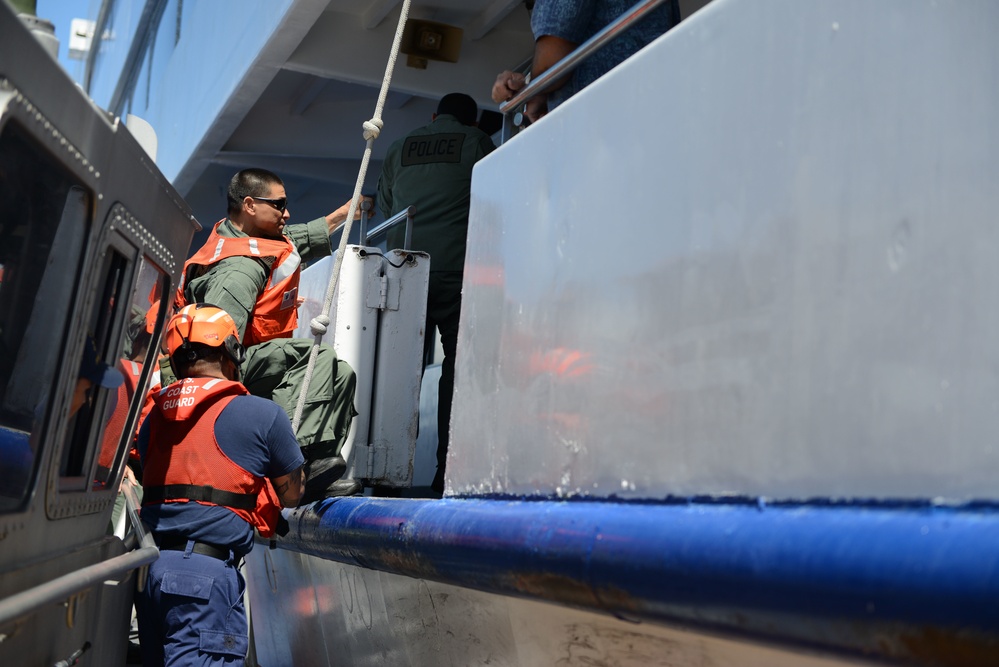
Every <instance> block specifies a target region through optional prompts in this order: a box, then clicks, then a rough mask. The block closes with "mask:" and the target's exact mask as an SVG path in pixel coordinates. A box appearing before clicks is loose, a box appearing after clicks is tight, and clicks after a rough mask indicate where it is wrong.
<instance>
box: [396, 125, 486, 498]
mask: <svg viewBox="0 0 999 667" xmlns="http://www.w3.org/2000/svg"><path fill="white" fill-rule="evenodd" d="M495 148H496V145H495V144H493V141H492V139H490V138H489V135H487V134H486V133H485V132H483V131H482V130H480V129H478V128H477V127H470V126H468V125H462V124H461V123H460V122H458V119H457V118H455V117H454V116H452V115H450V114H441V115H439V116H437V118H436V119H435V120H434V121H433V122H432V123H430V124H429V125H426V126H424V127H421V128H419V129H417V130H414V131H413V132H411V133H410V134H409V135H407V136H406V137H403V138H402V139H400V140H398V141H396V142H395V143H394V144H392V146H391V147H390V148H389V150H388V153H387V154H386V156H385V161H384V162H383V163H382V172H381V176H380V177H379V179H378V208H379V209H380V210H381V212H382V215H384V216H385V217H386V218H389V217H391V216H393V215H395V214H396V213H398V212H399V211H401V210H403V209H404V208H406V207H407V206H415V207H416V214H415V217H414V219H413V242H412V244H411V246H412V247H411V248H409V249H410V250H422V251H424V252H427V253H430V289H429V292H428V294H427V324H426V328H425V331H426V345H427V350H426V351H425V352H426V354H425V355H424V360H426V357H427V356H428V353H429V351H430V346H431V345H432V344H433V336H431V335H430V333H431V332H432V331H433V330H434V327H437V329H438V330H439V331H440V334H441V347H443V348H444V361H443V363H442V364H441V379H440V383H439V384H438V397H437V400H438V405H437V474H436V476H435V477H434V481H433V488H434V490H436V491H437V492H439V493H440V492H442V491H443V490H444V465H445V463H446V461H447V447H448V440H449V438H450V423H451V400H452V394H453V393H454V355H455V348H456V347H457V344H458V318H459V315H460V314H461V278H462V272H463V270H464V268H465V239H466V236H467V234H468V209H469V201H470V199H471V189H472V167H473V166H474V165H475V163H476V162H478V161H479V160H480V159H482V158H483V157H485V156H486V155H488V154H489V153H490V152H491V151H493V150H495ZM403 239H404V231H403V230H402V229H400V228H396V230H395V231H394V233H390V235H389V239H388V240H389V245H390V247H399V246H401V245H402V243H403Z"/></svg>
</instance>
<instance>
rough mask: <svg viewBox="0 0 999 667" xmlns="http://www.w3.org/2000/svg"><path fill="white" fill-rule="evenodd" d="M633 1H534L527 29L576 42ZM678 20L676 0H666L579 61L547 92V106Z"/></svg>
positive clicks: (599, 27) (615, 63)
mask: <svg viewBox="0 0 999 667" xmlns="http://www.w3.org/2000/svg"><path fill="white" fill-rule="evenodd" d="M635 1H636V0H537V2H536V3H535V5H534V11H533V12H531V30H532V31H533V32H534V38H535V39H538V38H539V37H542V36H543V35H551V36H554V37H561V38H562V39H564V40H567V41H569V42H572V43H574V44H577V45H579V44H582V43H583V42H585V41H586V40H588V39H589V38H590V37H592V36H593V35H595V34H596V33H597V32H599V31H600V30H601V29H602V28H603V27H604V26H606V25H607V24H609V23H611V22H612V21H613V20H614V19H616V18H617V17H618V16H620V15H621V14H623V13H624V12H625V11H627V10H628V9H630V8H631V7H633V6H634V4H635ZM679 22H680V6H679V0H667V1H666V2H665V3H663V4H662V5H660V6H659V7H657V8H656V9H654V10H653V11H652V12H651V13H650V14H648V15H647V16H646V17H645V18H643V19H642V20H641V21H639V22H638V23H636V24H634V25H632V26H631V27H630V28H628V29H627V30H626V31H624V32H623V33H621V34H620V35H618V36H617V37H616V38H615V39H613V40H611V41H610V42H609V43H608V44H606V45H604V47H603V48H601V49H600V50H598V51H596V52H595V53H593V54H592V55H591V56H590V57H589V58H587V59H586V60H585V61H583V62H582V63H581V64H580V65H579V67H577V68H576V70H575V72H574V73H573V75H572V79H571V80H570V81H569V82H568V83H566V84H565V85H564V86H563V87H562V88H560V89H558V90H556V91H554V92H552V93H549V95H548V108H549V109H554V108H555V107H556V106H558V105H559V104H561V103H562V102H564V101H565V100H566V99H568V98H569V97H571V96H572V95H574V94H575V93H577V92H578V91H580V90H582V89H583V88H585V87H586V86H587V85H589V84H590V83H592V82H593V81H595V80H596V79H597V78H599V77H600V76H602V75H603V74H605V73H606V72H607V71H608V70H610V69H611V68H613V67H616V66H617V65H618V64H620V63H621V62H623V61H624V60H625V59H626V58H628V56H630V55H632V54H633V53H635V52H636V51H638V50H639V49H641V48H642V47H644V46H645V45H646V44H648V43H650V42H651V41H652V40H654V39H655V38H656V37H659V36H660V35H661V34H663V33H664V32H666V31H667V30H669V29H670V28H672V27H673V26H675V25H676V24H677V23H679Z"/></svg>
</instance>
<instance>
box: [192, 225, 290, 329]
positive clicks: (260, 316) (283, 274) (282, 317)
mask: <svg viewBox="0 0 999 667" xmlns="http://www.w3.org/2000/svg"><path fill="white" fill-rule="evenodd" d="M223 222H225V220H220V221H219V222H218V223H216V225H215V227H214V228H213V229H212V233H211V234H209V236H208V240H207V241H206V242H205V244H204V245H203V246H201V249H200V250H198V252H196V253H194V255H193V256H192V257H191V258H190V259H189V260H187V261H186V262H185V263H184V273H183V275H182V276H181V281H180V286H179V287H178V288H177V297H176V299H175V302H176V304H177V307H178V308H182V307H184V306H186V305H187V299H186V297H185V296H184V286H185V285H186V284H187V282H189V281H190V280H192V279H194V278H196V277H198V276H199V275H201V274H202V273H203V272H204V270H205V269H207V268H208V267H210V266H212V265H213V264H217V263H218V262H221V261H222V260H223V259H227V258H229V257H250V258H253V259H269V260H271V261H270V262H269V265H270V274H269V275H268V276H267V283H266V284H265V285H264V287H263V290H262V291H261V293H260V294H259V295H257V303H256V305H255V306H254V307H253V313H252V314H251V315H250V321H249V322H247V324H246V329H245V331H244V332H243V340H242V343H243V345H245V346H246V347H250V346H251V345H256V344H257V343H265V342H267V341H269V340H274V339H275V338H291V335H292V333H293V332H294V331H295V328H296V327H298V303H297V301H298V282H299V278H300V276H301V274H302V272H301V266H302V258H301V256H300V255H299V254H298V249H297V248H296V247H295V244H294V243H292V242H291V241H290V240H289V239H288V238H287V237H284V238H283V239H281V240H278V239H265V238H255V237H248V236H240V237H235V238H232V237H228V236H221V235H219V233H218V229H219V225H221V224H222V223H223Z"/></svg>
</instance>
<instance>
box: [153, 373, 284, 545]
mask: <svg viewBox="0 0 999 667" xmlns="http://www.w3.org/2000/svg"><path fill="white" fill-rule="evenodd" d="M247 394H249V392H248V391H247V390H246V387H244V386H243V385H242V384H240V383H238V382H230V381H228V380H220V379H216V378H186V379H183V380H179V381H177V382H174V383H173V384H172V385H170V386H169V387H167V388H166V389H164V390H163V391H161V392H160V394H159V395H158V396H157V397H156V406H155V409H154V410H153V411H152V412H151V413H150V414H149V417H148V419H149V420H150V424H149V447H148V450H147V451H146V461H145V465H144V466H143V469H142V481H143V497H142V504H143V505H152V504H157V503H163V502H167V503H171V502H196V503H199V504H201V505H217V506H219V507H225V508H226V509H228V510H230V511H231V512H233V513H235V514H236V515H237V516H238V517H240V518H241V519H243V520H244V521H246V522H247V523H249V524H250V525H251V526H253V527H254V528H256V529H257V530H258V531H260V534H261V536H263V537H270V536H271V535H273V534H274V530H275V528H276V527H277V520H278V518H279V517H280V511H281V508H280V504H279V503H278V500H277V496H276V494H275V493H274V492H273V489H268V487H269V486H270V483H269V481H268V480H267V479H266V478H265V477H258V476H256V475H254V474H253V473H251V472H249V471H247V470H246V469H244V468H243V467H242V466H240V465H239V464H237V463H236V462H235V461H233V460H232V459H230V458H229V457H228V456H226V455H225V452H223V451H222V448H221V447H219V444H218V440H217V439H216V438H215V421H216V420H217V419H218V416H219V414H221V412H222V410H223V409H225V406H227V405H228V404H229V402H230V401H231V400H232V399H234V398H236V397H237V396H243V395H247Z"/></svg>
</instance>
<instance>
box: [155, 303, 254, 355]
mask: <svg viewBox="0 0 999 667" xmlns="http://www.w3.org/2000/svg"><path fill="white" fill-rule="evenodd" d="M193 343H197V344H200V345H205V346H207V347H222V348H224V349H225V352H226V354H227V355H228V356H229V358H230V359H232V360H233V361H234V362H235V363H236V365H237V366H241V365H242V364H243V362H244V361H245V360H246V350H245V349H244V348H243V346H242V345H241V344H240V342H239V330H238V329H237V328H236V323H235V322H234V321H233V319H232V317H231V316H230V315H229V313H227V312H225V311H224V310H222V309H221V308H219V307H218V306H213V305H211V304H208V303H192V304H191V305H189V306H184V307H183V308H181V309H180V311H178V312H177V314H176V315H174V316H173V317H171V318H170V321H169V322H167V327H166V346H167V354H169V355H170V358H171V359H173V358H174V357H175V356H176V355H177V354H185V352H186V353H187V357H186V359H185V360H186V361H194V360H195V359H197V352H196V351H195V349H194V348H193V347H191V345H192V344H193Z"/></svg>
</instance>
